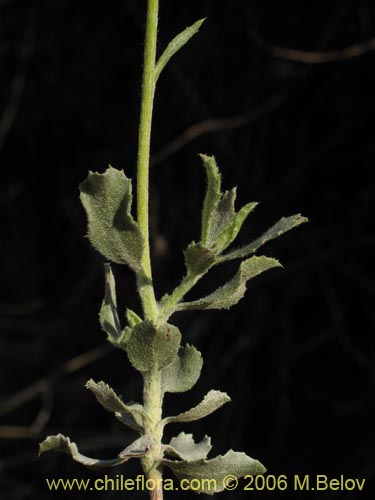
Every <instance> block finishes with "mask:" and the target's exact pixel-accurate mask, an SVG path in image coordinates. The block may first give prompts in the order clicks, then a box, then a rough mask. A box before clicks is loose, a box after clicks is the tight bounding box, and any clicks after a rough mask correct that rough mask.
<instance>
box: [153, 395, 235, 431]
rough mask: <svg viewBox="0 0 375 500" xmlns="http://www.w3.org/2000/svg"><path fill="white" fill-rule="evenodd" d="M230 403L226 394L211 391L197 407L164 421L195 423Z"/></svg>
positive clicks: (168, 422) (167, 422)
mask: <svg viewBox="0 0 375 500" xmlns="http://www.w3.org/2000/svg"><path fill="white" fill-rule="evenodd" d="M229 401H230V397H229V396H228V394H226V393H225V392H221V391H215V390H211V391H209V392H208V393H207V394H206V396H205V397H204V399H203V401H201V402H200V403H199V404H198V405H197V406H194V408H191V409H190V410H188V411H185V412H184V413H180V414H179V415H176V416H175V417H166V418H164V419H163V422H164V423H166V424H170V423H172V422H194V421H195V420H199V419H201V418H204V417H206V416H207V415H210V414H211V413H213V412H214V411H216V410H218V409H219V408H220V407H221V406H223V405H224V404H225V403H228V402H229Z"/></svg>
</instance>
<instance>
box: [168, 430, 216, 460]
mask: <svg viewBox="0 0 375 500" xmlns="http://www.w3.org/2000/svg"><path fill="white" fill-rule="evenodd" d="M211 448H212V445H211V438H210V437H208V436H205V437H204V438H203V439H202V441H200V442H199V443H196V442H195V441H194V438H193V435H192V434H185V432H180V434H179V435H178V436H177V437H174V438H172V439H171V441H170V442H169V444H167V445H165V446H164V450H165V452H166V453H167V454H169V455H172V456H174V457H177V458H180V459H181V460H186V461H188V462H191V461H192V460H201V459H204V458H207V455H208V454H209V452H210V450H211Z"/></svg>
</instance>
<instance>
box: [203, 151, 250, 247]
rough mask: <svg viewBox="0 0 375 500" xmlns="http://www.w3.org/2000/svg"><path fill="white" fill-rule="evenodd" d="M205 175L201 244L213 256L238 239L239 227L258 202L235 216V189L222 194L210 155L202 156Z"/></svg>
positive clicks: (212, 158) (215, 168)
mask: <svg viewBox="0 0 375 500" xmlns="http://www.w3.org/2000/svg"><path fill="white" fill-rule="evenodd" d="M201 158H202V160H203V165H204V167H205V169H206V175H207V191H206V196H205V199H204V203H203V211H202V232H201V241H202V245H203V246H204V247H206V248H209V249H210V250H212V251H214V252H215V253H216V254H219V253H221V252H223V251H224V250H225V249H226V248H227V247H228V246H229V245H230V244H231V243H232V242H233V241H234V240H235V239H236V237H237V235H238V233H239V231H240V229H241V227H242V224H243V223H244V221H245V220H246V218H247V216H248V215H249V213H250V212H252V211H253V210H254V208H255V207H256V206H257V203H256V202H254V203H248V204H247V205H245V206H244V207H242V208H241V210H240V211H239V212H238V213H236V211H235V208H234V204H235V201H236V194H237V193H236V188H233V189H231V190H230V191H225V193H222V192H221V175H220V171H219V168H218V166H217V164H216V160H215V158H214V157H213V156H207V155H201Z"/></svg>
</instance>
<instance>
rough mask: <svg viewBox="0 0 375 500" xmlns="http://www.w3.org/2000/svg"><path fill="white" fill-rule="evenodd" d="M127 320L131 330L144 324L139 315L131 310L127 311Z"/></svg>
mask: <svg viewBox="0 0 375 500" xmlns="http://www.w3.org/2000/svg"><path fill="white" fill-rule="evenodd" d="M126 320H127V322H128V324H129V326H130V328H133V327H134V326H135V325H137V324H138V323H142V318H140V317H139V316H138V314H137V313H135V312H134V311H132V310H131V309H126Z"/></svg>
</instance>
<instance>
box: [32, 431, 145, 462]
mask: <svg viewBox="0 0 375 500" xmlns="http://www.w3.org/2000/svg"><path fill="white" fill-rule="evenodd" d="M153 442H154V441H153V439H152V438H151V437H150V436H148V435H144V436H142V437H140V438H139V439H137V440H136V441H134V442H133V443H132V444H131V445H129V446H127V447H126V448H125V449H124V450H123V451H122V452H120V453H119V454H118V456H117V457H116V458H113V459H111V460H98V459H96V458H90V457H86V456H85V455H82V454H81V453H79V451H78V448H77V445H76V444H75V443H73V442H71V441H70V439H69V438H68V437H66V436H64V435H63V434H57V435H56V436H48V437H47V438H46V439H45V440H44V441H43V442H42V443H40V445H39V455H40V454H42V453H45V452H46V451H58V452H61V453H66V454H67V455H70V456H71V457H72V458H73V460H75V461H76V462H78V463H80V464H82V465H85V466H86V467H89V468H90V469H101V468H103V467H114V466H116V465H119V464H122V463H124V462H126V461H127V460H129V459H130V458H139V457H141V456H142V455H144V454H145V453H146V451H147V450H148V449H149V448H150V447H151V446H152V444H153Z"/></svg>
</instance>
